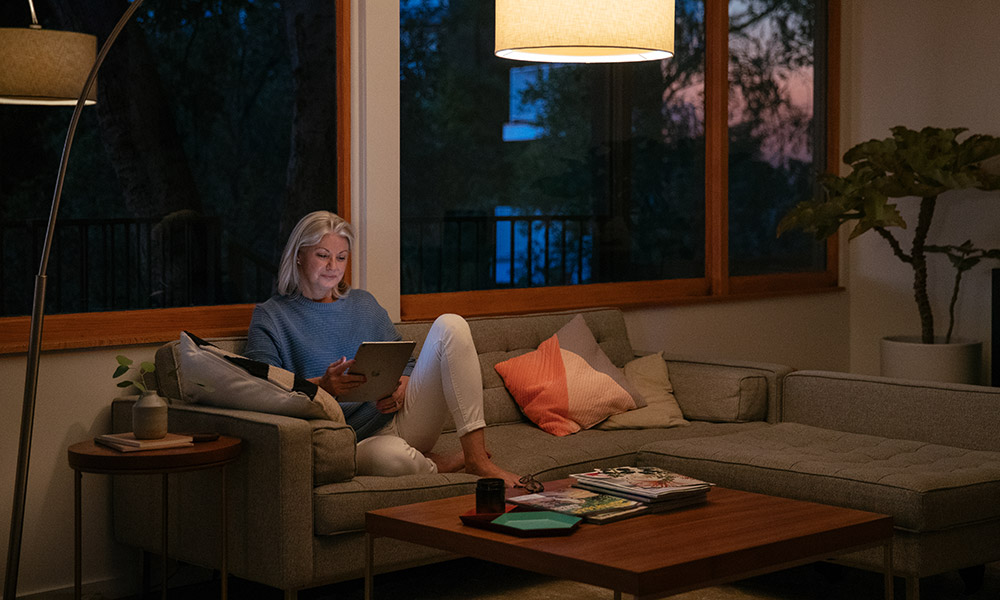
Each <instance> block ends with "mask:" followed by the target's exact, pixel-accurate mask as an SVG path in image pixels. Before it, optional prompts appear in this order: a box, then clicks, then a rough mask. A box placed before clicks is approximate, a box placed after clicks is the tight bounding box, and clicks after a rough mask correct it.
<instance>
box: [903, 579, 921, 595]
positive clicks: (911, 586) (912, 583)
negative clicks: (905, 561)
mask: <svg viewBox="0 0 1000 600" xmlns="http://www.w3.org/2000/svg"><path fill="white" fill-rule="evenodd" d="M906 600H920V578H919V577H907V578H906Z"/></svg>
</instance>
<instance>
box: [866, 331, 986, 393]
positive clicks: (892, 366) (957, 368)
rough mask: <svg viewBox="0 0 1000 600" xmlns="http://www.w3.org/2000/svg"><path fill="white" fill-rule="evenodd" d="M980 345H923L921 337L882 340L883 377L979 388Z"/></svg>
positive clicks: (966, 343)
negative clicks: (958, 384) (972, 385)
mask: <svg viewBox="0 0 1000 600" xmlns="http://www.w3.org/2000/svg"><path fill="white" fill-rule="evenodd" d="M982 352H983V343H982V342H969V341H964V340H954V341H952V342H951V343H948V344H945V343H944V342H943V341H942V340H941V339H936V340H935V343H934V344H923V343H921V342H920V336H912V335H895V336H890V337H885V338H882V352H881V356H882V375H883V376H885V377H899V378H902V379H915V380H922V381H938V382H943V383H970V384H974V385H979V384H980V383H981V382H980V378H979V365H980V361H981V356H982Z"/></svg>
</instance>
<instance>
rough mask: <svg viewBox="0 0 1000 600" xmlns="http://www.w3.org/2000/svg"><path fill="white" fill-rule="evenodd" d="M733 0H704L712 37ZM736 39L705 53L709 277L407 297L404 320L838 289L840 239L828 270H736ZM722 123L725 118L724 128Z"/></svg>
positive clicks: (723, 34)
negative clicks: (732, 188) (732, 258)
mask: <svg viewBox="0 0 1000 600" xmlns="http://www.w3.org/2000/svg"><path fill="white" fill-rule="evenodd" d="M728 4H729V3H728V1H727V0H706V1H705V28H706V32H705V35H706V39H710V40H719V39H728V31H729V7H728ZM826 56H827V70H826V76H827V80H826V88H827V103H826V108H827V114H826V119H827V128H826V148H827V152H826V165H825V167H826V170H827V171H828V172H836V171H837V168H838V164H839V155H840V152H839V143H838V139H839V137H838V136H839V129H840V127H839V125H840V119H839V108H840V96H839V90H840V86H839V82H840V0H828V3H827V55H826ZM728 63H729V45H728V43H712V44H709V45H708V48H706V58H705V80H706V81H705V98H706V106H705V112H706V119H705V121H706V123H705V271H706V272H705V277H702V278H695V279H669V280H659V281H635V282H625V283H596V284H585V285H572V286H549V287H540V288H519V289H503V290H477V291H468V292H445V293H434V294H404V295H402V296H401V297H400V310H401V317H402V319H403V320H404V321H409V320H422V319H431V318H434V317H436V316H437V315H439V314H441V313H443V312H454V313H457V314H461V315H465V316H480V315H496V314H518V313H529V312H538V311H547V310H557V309H564V310H572V309H579V308H587V307H594V306H617V307H620V308H630V307H640V306H650V305H665V304H685V303H695V302H715V301H726V300H744V299H751V298H762V297H771V296H779V295H788V294H802V293H815V292H824V291H835V290H839V289H841V288H839V287H838V270H839V266H838V254H839V252H838V248H839V244H838V240H837V236H836V235H834V236H831V237H830V238H828V239H827V243H826V255H827V259H826V269H825V270H824V271H811V272H802V273H778V274H773V275H753V276H731V275H729V203H728V187H729V182H728V156H729V148H728V127H727V117H728V105H727V99H728V95H729V71H728ZM720 124H721V125H722V126H721V127H720Z"/></svg>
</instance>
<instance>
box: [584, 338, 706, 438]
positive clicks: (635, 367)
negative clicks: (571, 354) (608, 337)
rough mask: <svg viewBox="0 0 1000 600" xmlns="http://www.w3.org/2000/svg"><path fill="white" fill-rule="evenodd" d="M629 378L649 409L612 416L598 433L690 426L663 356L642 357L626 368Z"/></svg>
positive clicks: (661, 354)
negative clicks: (614, 430)
mask: <svg viewBox="0 0 1000 600" xmlns="http://www.w3.org/2000/svg"><path fill="white" fill-rule="evenodd" d="M624 371H625V377H627V378H628V380H629V382H631V383H632V385H633V386H635V388H636V389H637V390H638V391H639V393H640V394H641V395H642V397H643V399H644V400H645V401H646V406H644V407H642V408H637V409H635V410H630V411H628V412H623V413H619V414H617V415H611V416H610V417H608V418H607V419H605V420H604V421H602V422H600V423H599V424H598V425H597V427H596V429H602V430H611V429H646V428H650V427H676V426H678V425H687V424H688V421H687V420H686V419H684V414H683V413H682V412H681V409H680V406H678V405H677V399H676V398H674V392H673V386H672V385H671V384H670V373H669V371H668V370H667V363H666V361H664V360H663V353H662V352H657V353H656V354H650V355H648V356H642V357H639V358H637V359H635V360H632V361H630V362H628V363H627V364H626V365H625V369H624Z"/></svg>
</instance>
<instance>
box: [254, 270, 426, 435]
mask: <svg viewBox="0 0 1000 600" xmlns="http://www.w3.org/2000/svg"><path fill="white" fill-rule="evenodd" d="M399 339H402V336H400V335H399V332H398V331H396V327H395V326H394V325H393V324H392V320H391V319H390V318H389V313H387V312H386V310H385V309H384V308H382V306H381V305H380V304H379V303H378V301H377V300H375V297H374V296H372V295H371V294H370V293H368V292H366V291H365V290H357V289H355V290H351V291H350V293H348V294H347V296H345V297H343V298H340V299H339V300H337V301H335V302H326V303H324V302H313V301H312V300H309V299H307V298H303V297H302V296H300V295H298V294H294V295H291V296H274V297H272V298H271V299H269V300H268V301H266V302H264V303H263V304H258V305H257V307H256V308H255V309H254V311H253V318H252V319H251V320H250V331H249V333H248V334H247V347H246V351H245V354H246V356H247V358H252V359H254V360H259V361H262V362H266V363H269V364H272V365H275V366H278V367H281V368H283V369H287V370H289V371H292V372H293V373H295V374H296V375H300V376H302V377H306V378H313V377H319V376H321V375H323V373H324V372H325V371H326V368H327V367H328V366H329V365H330V363H332V362H336V361H337V360H339V359H340V358H341V357H346V358H353V357H354V353H355V352H357V349H358V346H359V345H361V342H380V341H390V340H399ZM412 370H413V361H412V359H411V362H410V364H409V365H408V366H407V367H406V370H405V371H404V374H405V375H409V374H410V372H411V371H412ZM341 408H343V410H344V416H345V417H347V424H348V425H350V426H351V427H353V428H354V430H355V433H356V435H357V439H358V441H359V442H360V441H361V440H362V439H364V438H366V437H368V436H370V435H371V434H373V433H374V432H376V431H378V430H379V429H380V428H381V427H382V426H383V425H385V424H386V423H387V422H388V421H389V419H391V418H392V415H391V414H390V415H383V414H382V413H380V412H378V410H376V408H375V404H374V403H370V402H369V403H357V402H344V403H341Z"/></svg>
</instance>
